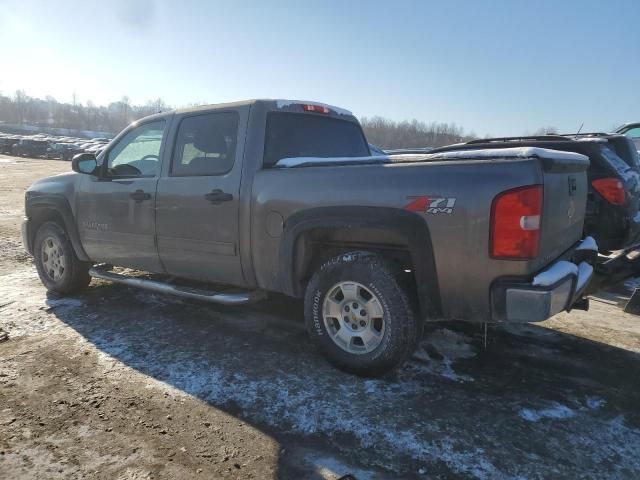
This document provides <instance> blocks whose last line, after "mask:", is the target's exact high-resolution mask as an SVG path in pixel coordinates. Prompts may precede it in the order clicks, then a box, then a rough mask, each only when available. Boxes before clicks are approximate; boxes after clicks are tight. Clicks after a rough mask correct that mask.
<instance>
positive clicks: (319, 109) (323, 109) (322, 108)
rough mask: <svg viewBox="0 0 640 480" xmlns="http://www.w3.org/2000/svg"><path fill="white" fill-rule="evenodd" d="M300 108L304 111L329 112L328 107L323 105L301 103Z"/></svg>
mask: <svg viewBox="0 0 640 480" xmlns="http://www.w3.org/2000/svg"><path fill="white" fill-rule="evenodd" d="M302 108H303V109H304V111H305V112H314V113H329V109H328V108H327V107H325V106H323V105H312V104H308V105H302Z"/></svg>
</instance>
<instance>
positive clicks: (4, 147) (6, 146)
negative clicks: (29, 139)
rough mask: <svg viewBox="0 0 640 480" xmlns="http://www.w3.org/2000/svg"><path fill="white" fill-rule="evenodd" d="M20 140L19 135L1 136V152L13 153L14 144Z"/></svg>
mask: <svg viewBox="0 0 640 480" xmlns="http://www.w3.org/2000/svg"><path fill="white" fill-rule="evenodd" d="M19 141H20V138H18V137H9V136H6V137H2V138H0V153H12V149H13V146H14V145H15V144H16V143H18V142H19Z"/></svg>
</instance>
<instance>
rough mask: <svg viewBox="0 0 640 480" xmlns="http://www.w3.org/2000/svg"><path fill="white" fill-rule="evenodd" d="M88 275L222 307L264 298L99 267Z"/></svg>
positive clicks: (259, 292) (253, 294) (255, 293)
mask: <svg viewBox="0 0 640 480" xmlns="http://www.w3.org/2000/svg"><path fill="white" fill-rule="evenodd" d="M89 275H91V276H92V277H95V278H101V279H102V280H109V281H110V282H114V283H122V284H124V285H127V286H129V287H137V288H144V289H146V290H151V291H152V292H158V293H168V294H171V295H177V296H179V297H184V298H191V299H194V300H204V301H205V302H212V303H221V304H223V305H241V304H244V303H253V302H257V301H259V300H262V299H263V298H265V297H266V295H265V293H264V292H263V291H261V290H256V291H253V292H240V293H216V292H210V291H207V290H200V289H197V288H191V287H181V286H177V285H171V284H168V283H163V282H158V281H155V280H147V279H146V278H135V277H128V276H126V275H120V274H119V273H113V272H108V271H105V270H103V269H101V268H99V267H93V268H90V269H89Z"/></svg>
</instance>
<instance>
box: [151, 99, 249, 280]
mask: <svg viewBox="0 0 640 480" xmlns="http://www.w3.org/2000/svg"><path fill="white" fill-rule="evenodd" d="M247 115H248V109H242V108H241V109H238V110H235V109H232V110H224V111H216V112H213V113H211V112H207V113H194V114H189V115H185V116H183V117H180V118H179V119H177V120H176V121H175V122H174V125H175V127H174V128H173V133H172V134H171V137H172V139H173V148H172V154H171V161H170V163H169V165H167V167H166V168H165V169H163V170H164V172H163V175H162V178H161V179H160V181H159V183H158V194H157V195H158V197H157V202H156V219H157V238H158V252H159V254H160V259H161V261H162V263H163V264H164V266H165V268H166V271H167V272H168V273H170V274H173V275H176V276H179V277H185V278H190V279H196V280H202V281H209V282H219V283H227V284H234V285H243V284H244V279H243V275H242V268H241V264H240V255H239V233H238V223H239V222H238V214H239V208H238V207H239V192H240V175H241V167H242V165H241V163H242V162H241V160H240V159H241V158H242V153H243V142H241V141H239V139H244V135H245V129H246V123H247V119H246V116H247Z"/></svg>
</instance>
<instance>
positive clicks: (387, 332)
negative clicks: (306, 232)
mask: <svg viewBox="0 0 640 480" xmlns="http://www.w3.org/2000/svg"><path fill="white" fill-rule="evenodd" d="M341 282H356V283H358V284H360V285H361V286H364V287H365V288H366V289H368V290H370V292H371V293H373V294H374V295H375V296H376V297H377V299H378V300H379V303H380V305H381V306H382V309H383V312H384V315H383V317H382V318H383V321H384V331H383V333H382V334H381V337H382V339H381V340H380V341H379V342H380V343H379V344H378V345H377V346H376V347H375V348H374V349H373V350H372V351H369V352H362V353H350V352H349V351H347V350H345V349H344V348H342V347H340V346H338V345H337V343H336V342H334V340H332V338H331V332H329V330H327V324H325V321H324V314H323V309H324V306H323V305H324V302H325V300H326V298H327V295H330V293H331V292H332V291H335V286H336V285H337V284H339V283H341ZM358 308H360V307H358ZM304 310H305V322H306V325H307V330H308V332H309V335H310V337H311V339H312V341H313V342H314V343H315V345H316V346H317V347H318V348H319V350H320V351H321V352H322V353H323V355H324V356H325V357H326V358H327V360H328V361H329V362H330V363H331V364H332V365H334V366H335V367H337V368H339V369H340V370H344V371H346V372H349V373H354V374H356V375H361V376H367V377H370V376H380V375H384V374H385V373H388V372H390V371H391V370H394V369H395V368H397V367H398V366H400V365H401V364H402V363H403V362H404V361H405V360H406V359H407V358H408V357H409V356H410V355H411V354H412V353H413V351H414V350H415V347H416V345H417V343H418V341H419V340H420V339H419V336H420V332H421V331H422V329H421V328H420V326H419V324H420V322H419V320H418V319H417V318H416V315H415V312H414V310H413V308H412V302H411V301H410V300H409V298H408V296H407V292H406V291H405V290H404V289H403V288H402V287H401V286H400V282H399V280H398V273H397V270H396V269H395V268H393V267H392V266H391V265H390V264H388V263H387V262H386V261H385V260H384V259H383V258H382V257H380V256H379V255H376V254H373V253H370V252H351V253H346V254H342V255H339V256H337V257H335V258H332V259H331V260H329V261H328V262H326V263H325V264H324V265H322V266H321V267H320V268H319V269H318V270H317V271H316V272H315V274H314V275H313V276H312V277H311V280H310V281H309V284H308V285H307V290H306V294H305V301H304ZM344 320H345V321H347V319H346V318H345V319H344ZM333 323H334V324H336V322H335V321H333ZM347 324H348V322H347ZM339 328H343V326H342V325H340V326H338V329H339ZM344 328H347V327H344ZM334 333H335V329H334Z"/></svg>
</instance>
